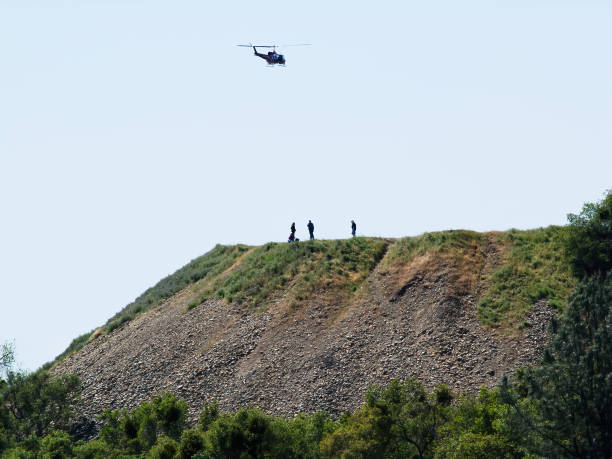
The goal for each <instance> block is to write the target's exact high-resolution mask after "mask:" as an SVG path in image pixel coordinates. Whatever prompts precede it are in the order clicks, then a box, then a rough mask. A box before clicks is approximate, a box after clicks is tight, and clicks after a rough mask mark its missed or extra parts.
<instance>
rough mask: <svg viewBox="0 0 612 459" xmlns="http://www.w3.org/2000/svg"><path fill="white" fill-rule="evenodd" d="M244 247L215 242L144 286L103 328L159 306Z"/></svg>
mask: <svg viewBox="0 0 612 459" xmlns="http://www.w3.org/2000/svg"><path fill="white" fill-rule="evenodd" d="M248 250H249V246H246V245H242V244H239V245H232V246H227V245H220V244H217V245H216V246H215V247H214V248H213V249H212V250H210V251H209V252H207V253H205V254H204V255H202V256H200V257H198V258H195V259H194V260H192V261H190V262H189V263H188V264H186V265H185V266H183V267H182V268H181V269H179V270H177V271H175V272H174V273H173V274H170V275H169V276H167V277H165V278H163V279H162V280H161V281H159V282H158V283H157V284H155V286H153V287H151V288H149V289H147V290H146V291H145V292H144V293H143V294H142V295H140V296H139V297H138V298H136V300H134V302H133V303H130V304H128V305H127V306H126V307H125V308H123V309H122V310H121V311H120V312H118V313H117V314H115V316H113V317H112V318H110V319H109V320H108V322H107V323H106V325H105V327H104V328H105V331H107V332H110V331H112V330H114V329H116V328H117V327H120V326H121V325H123V324H124V323H126V322H129V321H130V320H132V319H133V318H134V317H136V315H138V314H139V313H141V312H144V311H147V310H149V309H151V308H153V307H155V306H157V305H159V304H160V303H161V302H162V301H164V300H166V299H168V298H170V297H171V296H172V295H174V294H175V293H177V292H179V291H180V290H182V289H183V288H185V287H187V286H188V285H189V284H193V283H195V282H197V281H199V280H201V279H204V278H206V277H213V276H216V275H218V274H220V273H222V272H223V271H224V270H226V269H227V268H229V267H230V266H232V264H233V263H234V261H235V260H236V259H237V258H238V257H239V256H240V255H242V254H243V253H244V252H246V251H248Z"/></svg>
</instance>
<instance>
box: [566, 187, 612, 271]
mask: <svg viewBox="0 0 612 459" xmlns="http://www.w3.org/2000/svg"><path fill="white" fill-rule="evenodd" d="M567 219H568V221H569V227H568V232H567V238H566V243H565V249H566V254H567V256H568V259H569V262H570V265H571V267H572V272H573V273H574V275H575V276H576V277H578V278H579V279H582V278H583V277H584V276H591V275H594V274H599V275H601V274H605V273H606V272H607V271H609V270H610V269H612V190H610V191H608V192H607V195H606V197H605V198H604V199H603V200H602V201H600V202H597V203H586V204H585V205H584V206H583V208H582V212H581V213H580V214H578V215H575V214H569V215H568V216H567Z"/></svg>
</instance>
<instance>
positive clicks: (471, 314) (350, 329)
mask: <svg viewBox="0 0 612 459" xmlns="http://www.w3.org/2000/svg"><path fill="white" fill-rule="evenodd" d="M551 228H552V229H551ZM557 231H559V230H558V229H555V227H550V228H544V229H540V230H532V232H531V233H529V232H516V231H514V233H513V232H508V233H476V232H468V231H462V230H453V231H448V232H441V233H426V234H425V235H422V236H419V237H418V238H404V239H398V240H390V239H387V240H383V239H381V238H355V239H349V240H335V241H333V240H332V241H314V242H310V241H308V242H303V243H302V242H300V243H299V244H293V245H292V244H280V243H269V244H265V245H263V246H260V247H247V246H242V247H243V249H236V248H233V249H232V248H231V247H230V248H219V247H222V246H217V247H216V248H215V249H216V252H213V253H212V255H213V256H214V257H218V258H219V254H220V253H222V252H223V254H225V255H227V254H229V255H228V256H229V257H230V258H231V260H232V263H229V261H228V259H225V258H224V257H225V255H224V256H223V257H221V258H219V259H218V262H219V263H217V264H214V266H212V267H211V266H208V268H210V269H209V270H208V273H212V272H214V273H216V274H214V275H212V276H208V275H205V276H202V277H200V278H198V279H196V280H194V281H193V282H188V283H187V285H185V286H184V287H183V288H182V289H180V290H179V291H177V292H175V293H174V294H173V295H172V296H170V297H169V298H167V299H164V300H163V301H162V302H160V303H159V304H157V305H154V306H153V307H151V308H150V309H149V310H146V311H142V312H141V313H140V314H137V315H135V316H134V317H132V318H131V320H128V321H125V322H124V323H123V324H121V325H119V326H118V327H115V328H113V329H111V330H108V331H106V332H105V333H99V334H98V335H97V336H96V337H95V339H92V340H90V341H89V342H88V343H87V344H86V345H85V346H84V347H83V348H82V349H81V350H79V351H78V352H76V353H74V354H72V355H71V356H69V357H68V358H66V359H65V360H64V361H62V362H60V363H58V364H57V365H56V366H55V367H54V369H53V372H54V373H57V374H63V373H77V374H79V375H81V378H82V381H83V387H84V390H83V406H82V412H83V413H84V414H85V415H86V416H88V417H90V418H93V417H94V416H95V415H96V414H97V413H100V412H101V411H102V410H103V409H105V408H127V407H133V406H136V405H137V404H138V403H140V402H142V401H144V400H147V399H149V398H150V397H151V396H153V395H154V394H155V393H158V392H160V391H163V390H170V391H172V392H175V393H176V394H177V395H179V396H180V397H182V398H184V399H185V400H187V401H188V403H189V405H190V413H191V416H192V420H193V419H194V416H196V415H197V412H198V411H199V409H200V408H201V406H202V403H203V402H204V400H208V401H210V400H211V399H213V398H216V399H218V400H219V403H220V406H221V408H222V409H225V410H230V411H231V410H235V409H237V408H238V407H240V406H244V405H256V406H259V407H261V408H263V409H264V410H266V411H268V412H272V413H277V414H278V413H282V414H295V413H296V412H298V411H315V410H318V409H326V410H328V411H330V412H332V413H334V414H336V415H338V414H341V413H342V412H344V411H350V410H351V409H354V408H356V407H357V406H359V404H360V403H361V401H362V397H363V394H364V392H365V389H366V387H367V385H368V384H371V383H384V382H388V381H389V380H390V379H392V378H406V377H408V376H416V377H418V378H419V379H420V380H422V381H423V382H425V383H426V384H427V385H428V386H433V385H437V384H439V383H446V384H448V385H449V386H451V387H452V388H454V389H455V390H457V391H459V392H472V391H475V390H477V389H478V388H479V387H480V386H481V385H484V386H488V387H491V386H492V385H494V384H496V383H497V381H498V380H499V377H500V376H501V375H503V374H507V373H509V372H512V371H513V370H514V369H515V368H517V367H518V366H521V365H525V364H527V363H530V362H533V361H534V360H535V359H536V358H537V357H538V355H539V352H540V350H541V347H542V345H543V343H544V340H545V336H546V332H545V330H546V325H547V323H548V320H549V318H550V316H551V315H552V314H553V313H554V310H553V308H551V307H550V305H549V303H550V300H547V299H545V298H537V289H536V290H534V292H536V294H534V295H535V296H534V297H533V298H534V299H535V300H534V301H533V302H532V304H530V305H529V307H528V308H527V312H522V313H521V314H522V315H521V314H519V315H518V316H519V317H520V320H519V321H518V322H517V321H516V320H514V321H511V322H509V323H510V324H511V325H508V326H506V327H502V326H499V327H498V328H494V327H492V326H490V325H487V326H486V327H485V326H483V324H482V323H481V322H482V321H481V314H480V312H479V308H480V307H482V298H483V297H485V296H486V295H487V294H490V295H493V293H494V292H495V291H496V290H495V289H493V290H492V285H493V284H491V282H492V280H496V279H497V277H496V276H497V274H496V273H498V272H499V271H500V270H503V269H506V267H507V266H510V267H511V269H517V270H519V271H520V272H521V273H523V274H524V273H525V272H527V273H529V272H531V271H529V270H530V269H532V270H533V269H542V266H544V265H541V263H540V262H539V261H537V263H535V264H534V266H536V267H535V268H534V267H533V266H532V267H531V268H528V267H526V266H522V265H520V264H519V265H517V264H516V263H515V264H512V263H514V262H512V263H511V261H512V260H513V258H512V257H514V258H517V257H518V255H516V254H514V255H513V252H514V251H515V250H517V249H516V247H515V246H513V245H512V244H509V243H508V241H509V240H514V241H519V243H517V244H518V246H520V247H523V246H522V245H521V244H523V245H525V244H526V243H527V242H529V241H534V240H535V241H539V242H537V244H536V245H534V246H533V247H532V248H530V249H529V250H530V253H533V255H534V256H535V254H536V253H540V252H542V251H543V250H544V249H543V248H542V247H543V245H546V244H548V245H551V244H553V245H554V243H555V242H554V236H555V234H556V232H557ZM509 234H510V235H511V236H509ZM526 241H527V242H526ZM538 244H539V245H538ZM234 247H239V246H234ZM215 249H213V251H214V250H215ZM523 249H524V247H523ZM548 249H550V247H548ZM548 249H547V250H548ZM553 249H554V247H553ZM553 251H554V250H553ZM211 252H212V251H211ZM238 252H239V253H238ZM549 252H550V250H548V251H546V250H544V251H543V252H542V253H549ZM204 257H206V256H204ZM201 258H202V257H199V258H198V259H196V260H200V262H206V259H201ZM519 258H520V257H519ZM531 258H532V260H531V261H530V263H532V264H533V258H534V257H533V256H532V257H531ZM238 260H239V261H238ZM551 260H552V259H551ZM549 261H550V260H549ZM553 261H554V262H555V263H558V260H553ZM542 263H544V262H542ZM205 264H206V263H204V265H205ZM204 265H203V266H204ZM222 266H224V269H221V267H222ZM546 266H547V265H546ZM208 268H207V269H208ZM519 268H520V269H519ZM557 268H558V269H557V270H556V271H559V272H562V271H563V269H565V268H564V267H563V266H562V265H560V264H559V266H558V267H557ZM187 271H188V270H187ZM187 271H183V273H184V272H187ZM556 271H555V272H556ZM538 272H539V271H538ZM529 275H530V276H531V277H534V279H535V280H536V281H537V282H544V281H543V280H542V279H540V278H538V277H537V276H535V275H531V274H529ZM283 276H285V277H287V279H286V280H285V281H282V277H283ZM195 277H198V276H195ZM194 279H195V278H194ZM500 279H502V280H503V279H504V278H503V276H502V277H501V278H500ZM534 279H531V278H529V279H528V281H529V282H532V281H534ZM538 279H539V280H538ZM500 282H501V281H500ZM525 282H526V283H527V284H529V282H527V281H525ZM495 285H497V284H495ZM495 285H493V286H494V287H495ZM550 285H557V284H555V283H553V282H552V281H551V284H550ZM559 285H561V284H559ZM500 286H501V287H500ZM497 287H499V289H498V290H499V292H501V293H499V292H498V294H499V295H501V296H503V295H502V294H504V295H505V294H506V293H507V292H506V293H505V291H504V289H503V288H502V287H503V284H500V285H497ZM527 287H529V286H527ZM527 287H525V288H527ZM500 289H501V290H500ZM220 290H222V291H220ZM528 290H529V289H528ZM529 291H530V290H529ZM542 291H546V289H544V290H542ZM491 292H493V293H491ZM519 293H520V292H519ZM564 294H566V293H563V292H556V293H555V295H556V296H555V298H556V297H558V296H562V295H564ZM491 298H494V297H493V296H491ZM522 307H523V306H521V308H522ZM517 314H518V313H517ZM92 336H93V335H92Z"/></svg>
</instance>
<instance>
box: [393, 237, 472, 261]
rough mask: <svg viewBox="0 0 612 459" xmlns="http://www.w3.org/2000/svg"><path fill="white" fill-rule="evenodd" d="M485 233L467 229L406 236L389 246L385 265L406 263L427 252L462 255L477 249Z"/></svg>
mask: <svg viewBox="0 0 612 459" xmlns="http://www.w3.org/2000/svg"><path fill="white" fill-rule="evenodd" d="M482 238H483V234H482V233H477V232H475V231H467V230H449V231H440V232H435V233H425V234H422V235H420V236H416V237H405V238H402V239H400V240H398V241H397V242H396V243H395V244H393V245H392V246H391V247H390V248H389V252H388V254H387V256H386V257H385V262H384V263H385V265H384V266H385V267H386V268H388V267H390V266H392V265H394V264H406V263H409V262H410V261H412V260H413V259H415V258H416V257H418V256H421V255H424V254H425V253H434V254H446V253H451V254H454V255H460V254H463V253H465V252H466V251H467V250H469V249H475V248H477V247H478V245H479V244H480V242H481V241H482Z"/></svg>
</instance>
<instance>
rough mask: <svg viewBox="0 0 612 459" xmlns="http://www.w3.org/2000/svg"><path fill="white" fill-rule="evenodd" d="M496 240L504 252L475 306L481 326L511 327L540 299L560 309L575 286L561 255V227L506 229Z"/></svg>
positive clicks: (567, 265)
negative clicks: (525, 229) (503, 247)
mask: <svg viewBox="0 0 612 459" xmlns="http://www.w3.org/2000/svg"><path fill="white" fill-rule="evenodd" d="M500 238H501V240H502V242H504V243H505V244H506V245H507V246H508V249H507V253H506V256H505V257H504V260H503V262H502V266H501V267H499V268H498V269H497V270H496V271H494V272H493V273H492V274H491V275H489V277H488V278H487V279H485V285H486V289H485V291H484V293H483V295H482V297H481V299H480V303H479V305H478V316H479V319H480V321H481V323H482V324H483V325H485V326H493V327H501V328H512V327H514V326H516V325H518V324H521V323H522V322H523V321H524V318H525V314H526V313H527V312H528V311H529V309H530V308H531V306H532V305H533V304H534V303H535V302H536V301H538V300H541V299H547V300H548V304H550V305H551V306H553V307H555V308H558V309H561V308H562V306H563V304H564V302H565V301H566V299H567V297H568V296H569V293H570V291H571V290H572V288H573V287H574V286H575V285H576V280H575V279H574V278H573V277H572V275H571V272H570V268H569V264H568V263H567V261H566V258H565V256H564V250H563V243H564V238H565V228H562V227H559V226H549V227H548V228H539V229H535V230H529V231H518V230H510V231H508V232H506V233H502V234H500Z"/></svg>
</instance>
